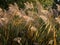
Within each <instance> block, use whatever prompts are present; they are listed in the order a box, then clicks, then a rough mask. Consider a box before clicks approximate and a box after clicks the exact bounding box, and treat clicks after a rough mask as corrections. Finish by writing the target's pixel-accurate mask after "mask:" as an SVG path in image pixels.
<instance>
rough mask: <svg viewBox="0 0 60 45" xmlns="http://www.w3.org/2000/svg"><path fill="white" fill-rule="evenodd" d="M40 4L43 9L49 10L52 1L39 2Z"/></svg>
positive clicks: (43, 0) (42, 0) (41, 0)
mask: <svg viewBox="0 0 60 45" xmlns="http://www.w3.org/2000/svg"><path fill="white" fill-rule="evenodd" d="M39 1H40V3H41V4H42V5H43V7H44V8H47V7H48V8H49V7H50V8H51V7H52V5H53V3H54V0H39Z"/></svg>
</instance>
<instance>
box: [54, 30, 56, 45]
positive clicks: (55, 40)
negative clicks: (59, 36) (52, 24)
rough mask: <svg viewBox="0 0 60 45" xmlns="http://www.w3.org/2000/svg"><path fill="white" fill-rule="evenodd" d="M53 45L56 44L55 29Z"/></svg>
mask: <svg viewBox="0 0 60 45" xmlns="http://www.w3.org/2000/svg"><path fill="white" fill-rule="evenodd" d="M54 45H56V31H55V30H54Z"/></svg>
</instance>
